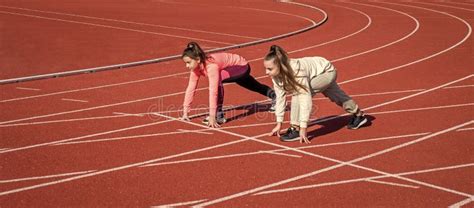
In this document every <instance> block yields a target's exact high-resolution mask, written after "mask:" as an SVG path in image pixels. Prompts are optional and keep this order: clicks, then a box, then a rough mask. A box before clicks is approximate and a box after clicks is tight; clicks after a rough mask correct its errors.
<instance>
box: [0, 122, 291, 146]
mask: <svg viewBox="0 0 474 208" xmlns="http://www.w3.org/2000/svg"><path fill="white" fill-rule="evenodd" d="M285 123H287V122H285ZM270 124H275V122H271V123H265V124H248V125H240V126H227V127H222V128H221V129H236V128H245V127H254V126H261V125H270ZM208 131H212V129H200V130H187V129H183V131H174V132H166V133H155V134H139V135H131V136H121V137H113V138H104V139H93V140H85V141H71V142H60V143H57V144H54V145H71V144H83V143H94V142H109V141H117V140H128V139H137V138H146V137H158V136H167V135H176V134H183V133H205V134H207V133H210V132H208ZM210 134H212V133H210ZM0 153H1V152H0Z"/></svg>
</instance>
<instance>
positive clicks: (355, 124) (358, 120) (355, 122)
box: [347, 115, 367, 129]
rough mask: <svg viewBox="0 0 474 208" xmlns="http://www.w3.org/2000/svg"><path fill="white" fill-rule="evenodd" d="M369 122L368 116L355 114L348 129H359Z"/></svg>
mask: <svg viewBox="0 0 474 208" xmlns="http://www.w3.org/2000/svg"><path fill="white" fill-rule="evenodd" d="M365 123H367V118H366V117H365V116H364V115H362V116H355V115H354V116H353V117H352V118H351V120H350V121H349V124H347V128H348V129H358V128H360V127H361V126H362V125H364V124H365Z"/></svg>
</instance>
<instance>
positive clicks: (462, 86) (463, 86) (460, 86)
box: [444, 85, 474, 89]
mask: <svg viewBox="0 0 474 208" xmlns="http://www.w3.org/2000/svg"><path fill="white" fill-rule="evenodd" d="M466 87H474V85H459V86H451V87H445V88H444V89H455V88H466Z"/></svg>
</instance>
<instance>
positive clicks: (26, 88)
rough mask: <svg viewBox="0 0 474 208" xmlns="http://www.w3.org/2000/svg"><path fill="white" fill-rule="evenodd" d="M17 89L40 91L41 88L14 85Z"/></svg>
mask: <svg viewBox="0 0 474 208" xmlns="http://www.w3.org/2000/svg"><path fill="white" fill-rule="evenodd" d="M16 89H18V90H28V91H41V89H37V88H29V87H16Z"/></svg>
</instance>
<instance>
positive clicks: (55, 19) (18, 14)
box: [0, 11, 234, 83]
mask: <svg viewBox="0 0 474 208" xmlns="http://www.w3.org/2000/svg"><path fill="white" fill-rule="evenodd" d="M0 13H3V14H10V15H17V16H24V17H30V18H38V19H45V20H52V21H58V22H67V23H74V24H80V25H88V26H94V27H103V28H109V29H116V30H124V31H130V32H138V33H145V34H152V35H161V36H166V37H172V38H180V39H185V40H189V39H195V40H199V41H203V42H209V43H217V44H221V45H232V44H234V43H228V42H222V41H214V40H207V39H202V38H195V37H187V36H181V35H170V34H165V33H159V32H150V31H146V30H137V29H130V28H125V27H116V26H110V25H103V24H95V23H88V22H80V21H74V20H65V19H59V18H51V17H44V16H38V15H30V14H21V13H16V12H6V11H0ZM55 74H57V73H55ZM31 77H34V76H31ZM21 78H22V77H20V78H12V79H5V80H0V83H3V82H5V81H8V80H13V79H21Z"/></svg>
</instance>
